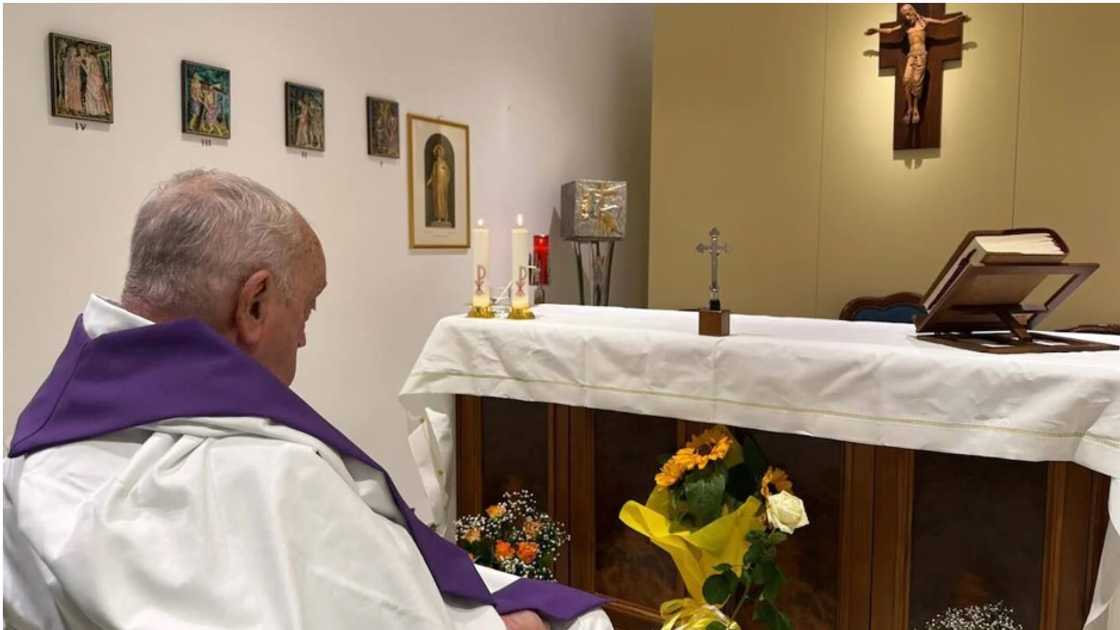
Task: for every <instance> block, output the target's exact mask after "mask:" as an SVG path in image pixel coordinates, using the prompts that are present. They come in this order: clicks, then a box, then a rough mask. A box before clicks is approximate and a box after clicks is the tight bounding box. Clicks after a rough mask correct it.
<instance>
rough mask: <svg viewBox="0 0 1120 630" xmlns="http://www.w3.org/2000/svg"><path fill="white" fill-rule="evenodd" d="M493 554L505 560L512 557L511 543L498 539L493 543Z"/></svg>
mask: <svg viewBox="0 0 1120 630" xmlns="http://www.w3.org/2000/svg"><path fill="white" fill-rule="evenodd" d="M494 555H495V556H498V558H500V559H502V560H505V559H507V558H512V557H513V545H511V544H509V543H508V542H506V541H504V540H499V541H498V544H496V545H494Z"/></svg>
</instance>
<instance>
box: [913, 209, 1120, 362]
mask: <svg viewBox="0 0 1120 630" xmlns="http://www.w3.org/2000/svg"><path fill="white" fill-rule="evenodd" d="M1068 255H1069V247H1068V246H1067V245H1066V243H1065V241H1063V240H1062V237H1061V236H1059V235H1058V233H1057V232H1055V231H1054V230H1051V229H1047V228H1019V229H1013V230H978V231H974V232H969V233H968V235H966V236H965V238H964V240H963V241H961V244H960V245H959V246H958V247H957V250H956V252H954V253H953V255H952V256H951V257H950V258H949V261H948V262H947V263H946V264H945V267H944V268H943V269H942V270H941V273H940V274H938V276H937V278H936V279H935V280H934V281H933V284H932V285H931V286H930V288H929V291H927V292H926V295H925V298H924V299H923V300H922V303H923V306H925V308H926V311H927V315H925V316H924V317H921V318H918V320H917V321H916V322H915V326H916V327H917V330H918V338H919V339H922V340H924V341H931V342H934V343H941V344H945V345H950V346H955V347H958V348H965V349H968V350H975V351H978V352H990V353H996V354H1011V353H1022V352H1080V351H1087V350H1116V349H1118V348H1117V346H1113V345H1110V344H1104V343H1098V342H1092V341H1084V340H1079V339H1072V338H1069V337H1058V336H1054V335H1044V334H1041V333H1037V332H1033V331H1032V330H1031V329H1033V328H1035V327H1037V326H1038V324H1039V323H1040V322H1041V321H1042V320H1043V319H1044V318H1045V317H1046V316H1047V315H1049V314H1050V312H1052V311H1053V310H1054V309H1055V308H1057V306H1058V305H1059V304H1061V303H1062V302H1063V301H1064V300H1065V299H1066V298H1067V297H1069V296H1070V294H1072V293H1073V292H1074V291H1075V290H1076V289H1077V287H1079V286H1081V283H1083V282H1084V281H1085V280H1086V279H1087V278H1088V277H1089V275H1090V274H1092V273H1093V272H1094V271H1096V270H1097V268H1098V267H1099V265H1098V264H1097V263H1067V262H1064V260H1065V258H1066V256H1068ZM1051 276H1065V277H1067V279H1066V280H1065V281H1064V282H1062V283H1061V285H1060V286H1059V287H1058V288H1057V290H1055V291H1054V292H1053V293H1052V294H1051V295H1049V296H1048V297H1045V299H1043V300H1042V301H1041V303H1038V304H1028V303H1027V300H1028V299H1030V298H1031V296H1032V294H1034V293H1036V291H1037V290H1038V289H1039V287H1040V286H1041V285H1042V284H1043V283H1044V282H1045V281H1046V280H1047V279H1048V278H1050V277H1051Z"/></svg>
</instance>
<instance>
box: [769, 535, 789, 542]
mask: <svg viewBox="0 0 1120 630" xmlns="http://www.w3.org/2000/svg"><path fill="white" fill-rule="evenodd" d="M788 539H789V534H786V533H784V532H771V533H770V544H771V545H780V544H782V543H784V542H785V541H786V540H788Z"/></svg>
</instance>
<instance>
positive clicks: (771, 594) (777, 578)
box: [762, 565, 786, 602]
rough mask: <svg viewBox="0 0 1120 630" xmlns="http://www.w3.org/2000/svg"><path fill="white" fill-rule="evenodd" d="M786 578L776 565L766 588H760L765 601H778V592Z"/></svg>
mask: <svg viewBox="0 0 1120 630" xmlns="http://www.w3.org/2000/svg"><path fill="white" fill-rule="evenodd" d="M785 580H786V576H785V574H784V573H782V570H781V569H779V568H778V567H777V566H776V565H775V566H774V573H773V575H771V577H770V579H769V580H768V581H767V582H766V586H763V587H762V597H763V598H764V599H766V600H767V601H771V602H776V601H778V592H779V591H780V590H781V589H782V583H783V582H785Z"/></svg>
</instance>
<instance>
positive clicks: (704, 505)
mask: <svg viewBox="0 0 1120 630" xmlns="http://www.w3.org/2000/svg"><path fill="white" fill-rule="evenodd" d="M710 468H711V470H710V471H709V470H702V471H698V472H692V473H689V474H688V476H686V477H685V480H684V484H683V485H684V495H685V501H686V502H687V504H688V514H689V515H690V516H691V517H692V519H693V524H694V526H695V527H703V526H705V525H707V524H708V523H711V522H712V521H714V520H716V519H717V518H719V515H720V511H721V510H722V509H723V491H724V488H726V487H727V472H726V471H725V470H723V467H722V466H719V465H714V466H711V467H710Z"/></svg>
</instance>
